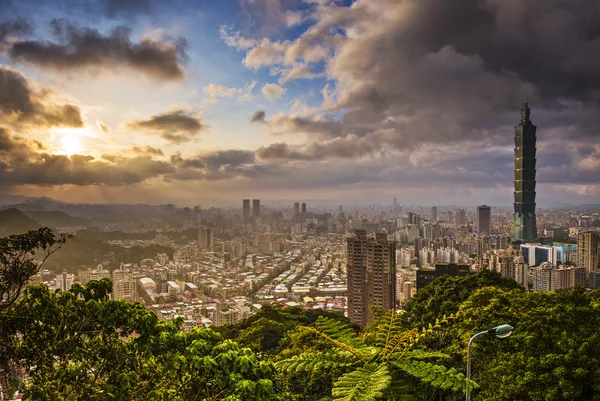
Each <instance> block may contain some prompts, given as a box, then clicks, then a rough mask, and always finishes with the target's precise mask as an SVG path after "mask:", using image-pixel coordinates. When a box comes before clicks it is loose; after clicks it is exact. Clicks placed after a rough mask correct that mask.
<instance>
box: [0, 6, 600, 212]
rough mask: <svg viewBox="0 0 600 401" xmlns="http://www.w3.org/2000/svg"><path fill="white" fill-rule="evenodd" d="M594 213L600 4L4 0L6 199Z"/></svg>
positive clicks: (0, 66) (0, 183) (1, 95)
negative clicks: (523, 170) (529, 181)
mask: <svg viewBox="0 0 600 401" xmlns="http://www.w3.org/2000/svg"><path fill="white" fill-rule="evenodd" d="M525 97H527V99H528V102H529V105H530V107H531V109H532V112H531V119H532V121H533V123H534V124H536V125H537V126H538V130H537V137H538V139H537V141H538V142H537V191H538V195H537V202H538V205H540V206H557V205H564V204H589V203H599V202H600V132H599V131H600V129H599V127H600V112H599V111H600V110H599V109H600V2H598V1H597V0H568V1H567V0H462V1H460V2H451V1H447V0H356V1H350V0H346V1H335V0H220V1H215V0H173V1H169V2H164V1H159V0H56V1H51V0H0V193H5V194H14V195H26V196H47V197H51V198H54V199H57V200H62V201H67V202H86V203H175V204H177V205H181V206H192V205H202V206H204V207H210V206H239V204H240V203H241V199H242V198H260V199H262V200H263V204H265V203H266V204H269V202H272V203H276V202H292V201H311V202H314V203H319V202H321V203H327V204H334V203H340V204H369V203H390V204H391V202H392V198H393V197H396V198H397V199H398V202H399V203H400V204H423V205H427V204H431V205H433V204H440V205H451V204H460V205H476V204H492V205H510V204H511V203H512V201H513V193H512V191H513V189H512V185H513V182H512V180H513V157H514V150H513V146H514V140H513V137H514V126H515V125H516V124H518V123H519V120H520V108H521V106H522V103H523V99H524V98H525Z"/></svg>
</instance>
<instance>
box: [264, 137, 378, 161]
mask: <svg viewBox="0 0 600 401" xmlns="http://www.w3.org/2000/svg"><path fill="white" fill-rule="evenodd" d="M372 135H373V136H375V135H379V136H381V133H378V134H372ZM381 152H382V141H381V140H377V138H371V137H370V136H367V137H358V136H356V135H348V136H346V137H343V138H340V137H338V138H333V139H330V140H327V141H324V142H315V143H311V144H309V145H303V146H290V145H288V144H287V143H274V144H272V145H269V146H266V147H265V146H263V147H261V148H259V149H258V150H257V151H256V156H257V157H258V158H259V159H261V160H275V161H298V160H304V161H306V160H328V159H333V158H342V159H358V158H360V157H363V156H367V155H373V154H375V153H381Z"/></svg>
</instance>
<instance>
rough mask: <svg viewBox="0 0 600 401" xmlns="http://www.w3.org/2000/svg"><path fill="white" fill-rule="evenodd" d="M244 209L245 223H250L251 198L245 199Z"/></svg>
mask: <svg viewBox="0 0 600 401" xmlns="http://www.w3.org/2000/svg"><path fill="white" fill-rule="evenodd" d="M242 211H243V218H244V224H248V223H249V222H250V199H244V200H243V202H242Z"/></svg>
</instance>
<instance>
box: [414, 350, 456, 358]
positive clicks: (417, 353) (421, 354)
mask: <svg viewBox="0 0 600 401" xmlns="http://www.w3.org/2000/svg"><path fill="white" fill-rule="evenodd" d="M404 358H407V359H416V360H422V359H434V358H439V359H448V358H450V355H448V354H445V353H443V352H436V351H423V350H420V349H415V350H411V351H409V352H407V353H406V354H405V355H404Z"/></svg>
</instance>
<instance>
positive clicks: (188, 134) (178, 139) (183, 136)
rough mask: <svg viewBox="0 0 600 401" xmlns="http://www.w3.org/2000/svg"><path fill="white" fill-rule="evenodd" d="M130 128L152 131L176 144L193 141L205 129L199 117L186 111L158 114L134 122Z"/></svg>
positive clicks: (130, 124) (129, 124)
mask: <svg viewBox="0 0 600 401" xmlns="http://www.w3.org/2000/svg"><path fill="white" fill-rule="evenodd" d="M128 126H129V127H130V128H132V129H143V130H147V131H152V132H154V133H157V134H159V135H160V136H161V137H162V138H163V139H165V140H167V141H169V142H171V143H176V144H179V143H183V142H189V141H191V140H192V139H194V137H195V136H196V134H197V133H198V132H200V131H201V130H202V129H203V128H204V127H205V126H204V124H202V120H201V118H200V117H199V116H197V115H194V114H191V113H189V112H186V111H185V110H174V111H170V112H166V113H162V114H156V115H153V116H151V117H150V118H148V119H147V120H137V121H132V122H130V123H128Z"/></svg>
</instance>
